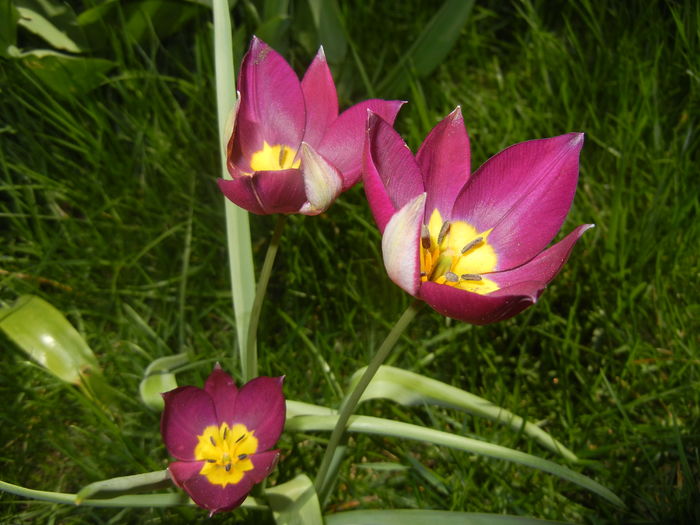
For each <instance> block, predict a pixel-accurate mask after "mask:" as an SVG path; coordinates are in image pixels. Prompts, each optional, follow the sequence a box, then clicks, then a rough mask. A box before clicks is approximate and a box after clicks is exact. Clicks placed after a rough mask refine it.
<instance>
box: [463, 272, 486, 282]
mask: <svg viewBox="0 0 700 525" xmlns="http://www.w3.org/2000/svg"><path fill="white" fill-rule="evenodd" d="M461 277H462V279H464V280H465V281H481V279H482V277H481V275H479V274H478V273H463V274H462V275H461Z"/></svg>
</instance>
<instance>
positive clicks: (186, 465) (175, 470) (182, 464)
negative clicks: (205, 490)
mask: <svg viewBox="0 0 700 525" xmlns="http://www.w3.org/2000/svg"><path fill="white" fill-rule="evenodd" d="M203 466H204V461H174V462H173V463H171V464H170V465H168V472H169V473H170V477H171V478H172V480H173V483H175V485H177V486H178V487H180V488H182V487H183V485H184V483H185V482H186V481H187V480H189V479H190V478H192V477H194V476H199V471H200V470H202V467H203Z"/></svg>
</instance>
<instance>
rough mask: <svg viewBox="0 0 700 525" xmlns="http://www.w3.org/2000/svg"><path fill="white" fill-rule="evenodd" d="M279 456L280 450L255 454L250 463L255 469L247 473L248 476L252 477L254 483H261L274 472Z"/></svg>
mask: <svg viewBox="0 0 700 525" xmlns="http://www.w3.org/2000/svg"><path fill="white" fill-rule="evenodd" d="M279 455H280V451H279V450H270V451H268V452H262V453H261V454H253V455H252V456H250V461H251V462H252V463H253V467H255V468H254V469H253V470H249V471H248V472H246V476H250V477H251V478H252V480H253V482H254V483H260V482H261V481H262V480H263V479H265V478H266V477H267V476H269V475H270V473H271V472H272V471H273V470H274V468H275V466H276V465H277V460H278V459H279Z"/></svg>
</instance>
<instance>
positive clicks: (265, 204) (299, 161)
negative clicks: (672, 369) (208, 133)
mask: <svg viewBox="0 0 700 525" xmlns="http://www.w3.org/2000/svg"><path fill="white" fill-rule="evenodd" d="M238 82H239V84H238V85H239V88H240V93H239V99H238V102H237V107H236V109H235V110H234V113H235V115H234V124H233V125H232V128H231V129H232V130H233V131H232V133H233V134H232V136H231V138H230V140H229V141H228V171H229V173H230V174H231V177H232V180H223V179H221V180H219V187H220V188H221V191H222V192H223V193H224V195H226V197H228V198H229V199H230V200H231V201H233V202H234V203H235V204H237V205H238V206H240V207H241V208H245V209H246V210H248V211H250V212H252V213H257V214H261V215H266V214H271V213H302V214H305V215H317V214H319V213H321V212H323V211H325V210H326V209H327V208H328V207H329V206H330V205H331V203H332V202H333V201H334V200H335V199H336V197H337V196H338V195H339V194H340V193H341V192H342V191H345V190H347V189H348V188H350V187H351V186H352V185H353V184H355V183H356V182H358V180H359V179H360V176H361V167H362V144H363V141H364V130H365V124H366V121H367V110H372V111H373V112H375V113H377V114H379V115H381V116H382V118H384V119H385V120H386V121H388V122H391V123H393V122H394V119H395V118H396V114H397V113H398V111H399V108H400V107H401V105H402V104H403V102H400V101H387V100H378V99H373V100H366V101H364V102H361V103H359V104H356V105H354V106H352V107H351V108H349V109H347V110H346V111H344V112H343V113H342V114H340V115H338V95H337V93H336V90H335V84H334V82H333V77H332V76H331V72H330V69H329V68H328V63H327V62H326V57H325V55H324V53H323V48H321V49H320V50H319V51H318V54H317V55H316V58H315V59H314V60H313V62H312V63H311V65H310V66H309V69H308V70H307V71H306V74H305V75H304V78H303V79H302V81H301V82H299V78H298V77H297V75H296V73H294V70H293V69H292V68H291V66H290V65H289V64H288V63H287V62H286V61H285V60H284V58H282V57H281V56H280V55H279V53H277V52H276V51H275V50H274V49H272V48H271V47H269V46H268V45H267V44H265V43H264V42H263V41H262V40H260V39H259V38H257V37H253V40H252V42H251V45H250V49H249V51H248V53H246V55H245V57H244V58H243V63H242V64H241V72H240V78H239V81H238Z"/></svg>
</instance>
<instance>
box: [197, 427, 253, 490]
mask: <svg viewBox="0 0 700 525" xmlns="http://www.w3.org/2000/svg"><path fill="white" fill-rule="evenodd" d="M254 433H255V431H250V432H249V431H248V429H247V428H246V426H245V425H242V424H240V423H237V424H235V425H233V428H229V426H228V424H226V423H222V424H221V426H219V427H217V426H215V425H211V426H209V427H207V428H205V429H204V432H203V433H202V435H201V436H197V439H198V440H199V442H198V443H197V446H196V447H195V449H194V457H195V459H196V460H197V461H204V466H203V467H202V470H200V471H199V473H200V474H201V475H202V476H206V478H207V479H208V480H209V483H212V484H213V485H221V486H222V487H225V486H226V485H228V484H235V483H238V482H239V481H241V479H243V473H244V472H246V471H248V470H253V462H252V461H251V460H250V456H251V455H252V454H255V452H256V451H257V450H258V440H257V438H256V437H255V436H254V435H253V434H254Z"/></svg>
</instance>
